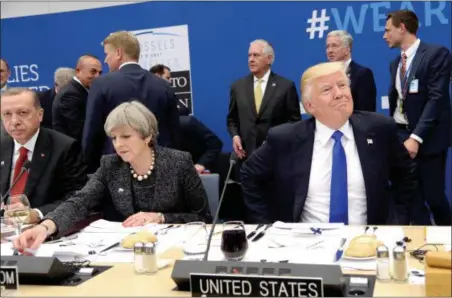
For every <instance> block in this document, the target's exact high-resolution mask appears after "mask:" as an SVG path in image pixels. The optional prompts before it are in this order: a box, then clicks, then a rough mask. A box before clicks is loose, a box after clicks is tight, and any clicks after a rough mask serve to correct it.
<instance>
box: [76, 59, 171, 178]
mask: <svg viewBox="0 0 452 298" xmlns="http://www.w3.org/2000/svg"><path fill="white" fill-rule="evenodd" d="M131 99H138V100H140V101H141V102H142V103H143V104H144V105H145V106H147V107H148V109H149V110H151V111H152V112H153V113H154V115H155V117H156V118H157V121H158V129H159V135H158V143H159V145H160V146H163V147H172V148H174V147H177V142H178V141H177V140H178V135H179V113H178V110H177V99H176V96H175V95H174V93H173V92H172V91H171V89H170V87H169V85H168V83H167V82H166V81H165V80H163V79H161V78H158V77H157V76H155V75H153V74H152V73H150V72H149V71H147V70H145V69H143V68H141V66H139V65H138V64H128V65H125V66H123V67H121V69H120V70H119V71H116V72H110V73H108V74H106V75H103V76H100V77H99V78H97V79H96V80H94V82H93V84H92V85H91V88H90V91H89V95H88V103H87V108H86V120H85V126H84V130H83V138H82V146H83V155H84V158H85V160H86V163H87V164H88V166H89V172H94V171H95V170H96V169H97V168H98V167H99V162H100V158H101V156H102V155H103V154H110V153H114V149H113V145H112V143H111V140H109V139H108V138H107V136H106V134H105V132H104V123H105V120H106V118H107V116H108V114H109V113H110V112H111V111H112V110H113V109H114V108H116V107H117V106H118V105H119V104H121V103H123V102H127V101H129V100H131Z"/></svg>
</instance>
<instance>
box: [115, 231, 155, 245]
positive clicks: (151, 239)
mask: <svg viewBox="0 0 452 298" xmlns="http://www.w3.org/2000/svg"><path fill="white" fill-rule="evenodd" d="M138 242H142V243H156V242H157V237H156V236H155V235H154V233H152V232H149V231H146V230H142V231H139V232H138V233H135V234H131V235H129V236H127V237H126V238H124V239H123V240H122V242H121V246H122V247H123V248H128V249H131V248H134V246H135V244H137V243H138Z"/></svg>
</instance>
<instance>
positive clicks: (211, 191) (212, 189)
mask: <svg viewBox="0 0 452 298" xmlns="http://www.w3.org/2000/svg"><path fill="white" fill-rule="evenodd" d="M199 176H200V177H201V181H202V184H203V185H204V188H205V189H206V193H207V199H208V200H209V207H210V213H211V214H212V217H214V216H215V213H216V212H217V208H218V203H219V200H220V189H219V188H220V175H218V174H202V175H199Z"/></svg>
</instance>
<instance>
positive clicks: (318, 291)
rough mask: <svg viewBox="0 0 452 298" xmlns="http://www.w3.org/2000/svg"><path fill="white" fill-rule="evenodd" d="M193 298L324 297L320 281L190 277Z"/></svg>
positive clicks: (265, 276)
mask: <svg viewBox="0 0 452 298" xmlns="http://www.w3.org/2000/svg"><path fill="white" fill-rule="evenodd" d="M190 287H191V294H192V297H303V296H304V297H323V280H322V278H320V277H319V278H317V277H294V276H270V275H242V274H203V273H192V274H190Z"/></svg>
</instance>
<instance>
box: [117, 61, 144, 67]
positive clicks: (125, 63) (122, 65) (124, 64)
mask: <svg viewBox="0 0 452 298" xmlns="http://www.w3.org/2000/svg"><path fill="white" fill-rule="evenodd" d="M129 64H136V65H140V64H139V63H138V62H133V61H131V62H124V63H123V64H121V65H119V68H118V69H121V68H123V67H124V66H126V65H129Z"/></svg>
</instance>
